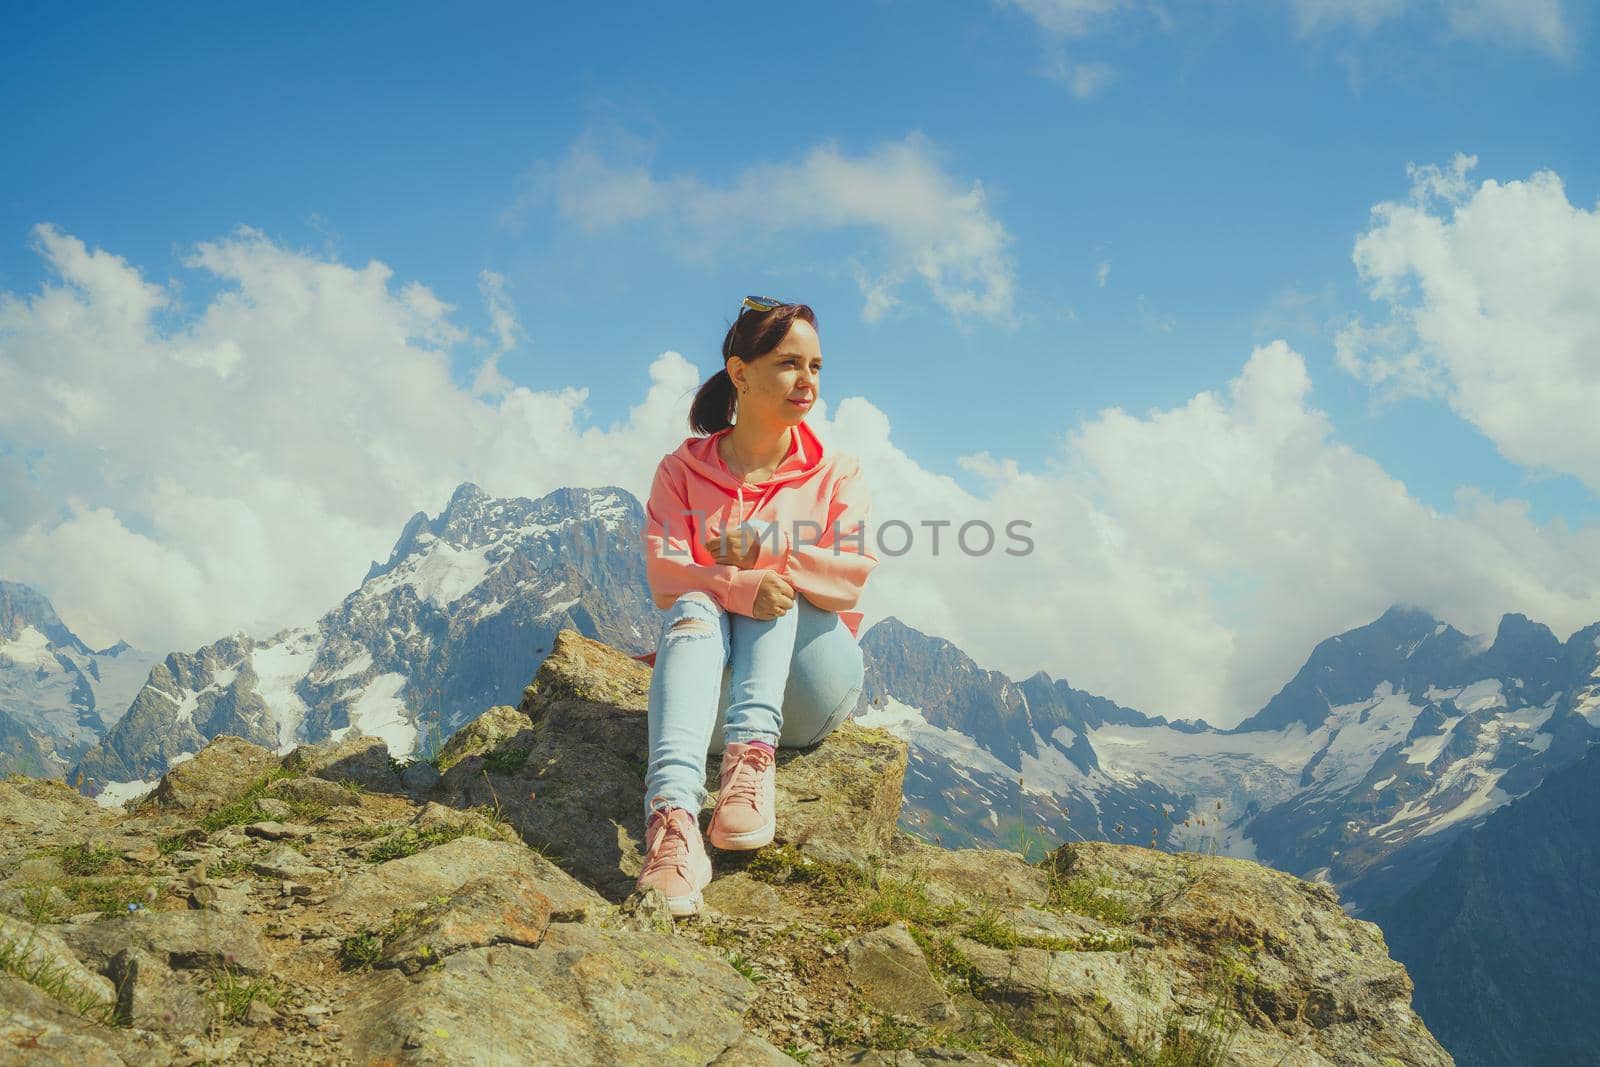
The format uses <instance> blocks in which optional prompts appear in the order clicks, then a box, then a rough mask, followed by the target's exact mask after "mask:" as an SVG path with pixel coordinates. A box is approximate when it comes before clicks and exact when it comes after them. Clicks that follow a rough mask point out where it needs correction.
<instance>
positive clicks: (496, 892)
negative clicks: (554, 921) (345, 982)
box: [380, 871, 551, 974]
mask: <svg viewBox="0 0 1600 1067" xmlns="http://www.w3.org/2000/svg"><path fill="white" fill-rule="evenodd" d="M550 911H551V907H550V898H549V897H547V896H545V895H544V893H542V892H541V891H540V889H539V881H538V880H537V879H535V878H533V877H532V876H530V875H528V874H527V873H525V872H523V871H508V872H504V873H501V874H490V875H485V876H484V877H482V878H475V879H473V880H472V881H470V882H468V883H467V884H465V885H463V886H462V887H461V888H460V889H458V890H456V891H455V892H454V893H452V894H451V895H450V898H449V900H448V901H446V902H445V903H444V904H442V905H436V906H433V907H429V908H427V909H425V910H424V911H423V912H422V913H421V914H419V915H418V916H417V917H416V919H415V920H414V921H413V922H412V924H411V926H410V927H409V928H407V929H406V930H405V931H404V932H403V933H402V934H400V935H399V936H398V937H396V938H395V939H394V940H393V941H390V942H389V943H388V944H387V945H385V946H384V953H383V959H382V961H381V963H380V966H387V967H398V968H400V969H401V970H402V971H404V972H405V973H407V974H415V973H416V972H418V971H420V970H421V969H422V968H424V967H427V966H431V965H433V964H435V963H438V962H439V961H440V960H441V959H443V958H444V957H446V956H449V955H453V954H454V953H457V952H460V951H462V950H464V949H469V948H482V947H486V946H489V945H526V946H528V947H530V948H536V947H538V945H539V943H540V941H542V940H543V939H544V935H545V930H546V929H547V928H548V927H549V925H550Z"/></svg>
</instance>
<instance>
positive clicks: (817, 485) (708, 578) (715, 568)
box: [644, 422, 878, 640]
mask: <svg viewBox="0 0 1600 1067" xmlns="http://www.w3.org/2000/svg"><path fill="white" fill-rule="evenodd" d="M728 432H729V431H728V430H719V431H718V432H716V433H714V434H711V435H710V436H709V437H690V438H687V439H685V440H684V442H683V444H681V445H679V446H678V449H677V451H675V452H672V453H671V454H669V455H667V456H664V457H662V460H661V464H660V465H659V466H658V467H657V468H656V476H655V482H654V483H653V484H652V485H651V486H650V502H649V503H648V504H647V505H646V507H645V519H646V521H645V531H644V549H645V577H646V579H647V580H648V581H649V583H650V595H651V596H652V597H653V598H654V600H655V604H656V607H658V608H669V607H671V606H672V605H673V603H674V602H675V601H676V600H677V599H678V596H679V595H680V594H682V593H687V592H689V591H690V590H696V589H698V590H701V591H703V592H706V593H709V594H711V596H712V597H713V598H714V599H715V600H716V601H717V603H719V604H721V605H722V607H723V608H724V610H727V611H732V612H736V613H738V614H740V615H749V614H751V612H752V610H753V608H754V605H755V599H756V590H757V589H758V588H759V587H760V585H761V574H762V572H763V571H765V570H774V571H777V572H778V573H779V574H781V575H783V576H784V577H785V578H786V579H788V580H789V583H790V584H791V585H793V586H794V587H795V591H796V592H797V593H799V594H802V595H804V596H805V598H806V599H807V600H809V601H810V602H811V603H812V604H814V605H815V606H817V607H819V608H822V609H824V610H826V611H835V612H838V613H839V617H840V618H841V619H843V620H844V623H845V626H847V627H848V628H849V630H850V634H851V636H852V637H856V638H857V639H858V640H859V638H860V634H859V629H860V626H861V616H862V613H861V612H859V611H851V610H849V609H851V608H853V607H855V605H856V601H857V600H859V599H860V598H861V587H862V586H863V585H864V584H865V583H866V580H867V575H868V574H870V573H871V572H872V568H874V567H876V566H877V565H878V559H877V557H876V556H874V555H872V554H871V552H869V551H868V546H867V541H866V527H865V520H866V517H867V510H868V508H869V507H870V505H871V499H872V498H871V495H870V494H869V493H868V491H867V484H866V482H865V481H864V480H863V479H862V477H861V467H860V464H859V463H857V462H856V459H855V457H854V456H849V455H845V454H842V453H841V454H829V455H827V456H824V455H823V449H822V442H821V441H820V440H818V439H817V435H816V434H815V433H814V432H813V431H812V429H811V428H810V427H809V426H807V425H806V424H805V423H803V422H802V423H800V424H798V425H797V426H795V428H794V431H793V433H791V435H790V437H791V443H790V447H789V453H788V455H786V456H785V457H784V458H783V461H782V462H781V463H779V464H778V468H777V470H776V471H775V472H774V473H773V475H772V477H771V478H769V479H767V480H766V481H764V482H760V483H757V484H754V485H752V484H750V483H748V482H744V481H743V480H741V479H739V478H736V477H734V475H733V474H732V473H731V472H730V471H729V470H728V465H727V464H726V463H724V462H723V461H722V456H721V455H720V454H719V453H718V452H717V442H718V441H719V440H721V438H722V437H723V436H724V435H725V434H727V433H728ZM696 512H698V514H696ZM743 521H749V522H750V523H751V525H752V526H753V527H756V528H757V532H758V533H760V532H762V531H764V530H765V524H766V523H768V522H776V523H777V524H778V531H777V533H776V534H773V533H766V534H765V535H764V536H761V537H760V540H759V544H760V548H759V549H758V554H757V556H756V561H755V564H754V566H752V567H751V568H750V569H749V570H741V569H740V568H738V567H731V566H727V565H724V564H719V563H717V562H715V561H714V559H713V557H712V556H711V554H710V553H709V552H707V551H706V549H705V546H704V544H702V542H703V541H704V540H705V539H706V537H708V536H710V535H712V534H719V533H721V532H722V530H723V529H724V528H727V529H735V528H737V527H738V526H739V524H740V523H741V522H743ZM819 527H820V530H819ZM836 535H837V537H836ZM836 541H837V544H836ZM775 542H776V551H774V543H775Z"/></svg>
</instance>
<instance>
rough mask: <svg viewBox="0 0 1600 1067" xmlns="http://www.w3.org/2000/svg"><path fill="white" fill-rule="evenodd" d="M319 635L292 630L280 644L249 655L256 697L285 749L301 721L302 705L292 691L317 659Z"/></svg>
mask: <svg viewBox="0 0 1600 1067" xmlns="http://www.w3.org/2000/svg"><path fill="white" fill-rule="evenodd" d="M319 636H320V635H319V633H318V631H317V629H316V628H315V627H306V628H304V629H300V630H293V631H291V632H289V633H288V634H285V635H284V637H283V640H281V641H279V642H278V643H277V644H274V645H269V646H267V647H265V648H257V649H256V650H255V651H254V652H252V653H251V656H250V659H251V663H252V665H253V666H254V668H255V672H256V695H258V696H259V697H261V700H262V702H263V703H265V704H266V706H267V714H269V715H270V716H271V717H272V720H273V722H275V723H277V726H278V744H279V745H285V744H288V743H289V742H291V741H293V740H294V739H295V737H296V736H297V735H298V733H299V730H300V724H301V723H302V722H304V721H305V717H306V710H307V709H306V702H305V701H304V700H302V699H300V694H299V693H297V692H295V687H296V686H297V685H299V684H300V683H301V682H302V681H304V680H305V679H306V676H307V675H309V674H310V673H311V665H312V664H313V663H314V662H315V661H316V658H317V646H318V644H319Z"/></svg>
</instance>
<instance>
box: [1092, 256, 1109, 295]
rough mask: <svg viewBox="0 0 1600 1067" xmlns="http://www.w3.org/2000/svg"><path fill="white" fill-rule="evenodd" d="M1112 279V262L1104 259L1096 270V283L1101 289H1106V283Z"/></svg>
mask: <svg viewBox="0 0 1600 1067" xmlns="http://www.w3.org/2000/svg"><path fill="white" fill-rule="evenodd" d="M1110 278H1111V261H1110V260H1109V259H1102V260H1101V261H1100V265H1099V266H1098V267H1096V268H1095V269H1094V283H1095V284H1096V285H1098V286H1099V287H1100V288H1102V289H1104V288H1105V287H1106V282H1107V281H1109V280H1110Z"/></svg>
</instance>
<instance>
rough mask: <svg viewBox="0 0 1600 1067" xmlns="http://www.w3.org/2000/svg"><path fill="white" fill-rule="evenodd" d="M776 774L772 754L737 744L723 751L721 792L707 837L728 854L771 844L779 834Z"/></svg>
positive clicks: (740, 743) (741, 743) (734, 743)
mask: <svg viewBox="0 0 1600 1067" xmlns="http://www.w3.org/2000/svg"><path fill="white" fill-rule="evenodd" d="M776 794H777V772H776V771H775V770H774V768H773V760H772V753H771V752H768V751H767V750H766V749H764V748H758V747H756V746H755V745H748V744H745V743H744V742H742V741H735V742H733V743H732V744H731V745H729V746H728V747H727V748H725V749H723V750H722V788H721V789H720V790H719V791H718V793H717V810H716V811H714V812H712V813H711V828H710V831H709V833H708V836H709V837H710V838H711V843H712V844H713V845H716V846H717V847H718V848H721V849H727V850H729V851H738V850H742V849H751V848H760V847H761V846H763V845H770V844H771V843H772V835H773V834H774V833H775V832H776V831H777V828H778V819H777V807H778V804H777V795H776Z"/></svg>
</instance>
